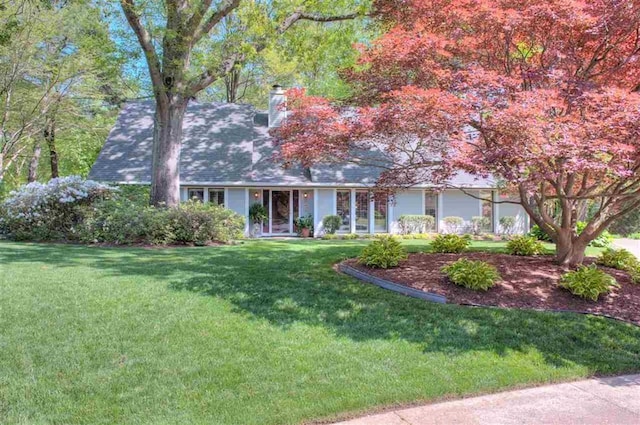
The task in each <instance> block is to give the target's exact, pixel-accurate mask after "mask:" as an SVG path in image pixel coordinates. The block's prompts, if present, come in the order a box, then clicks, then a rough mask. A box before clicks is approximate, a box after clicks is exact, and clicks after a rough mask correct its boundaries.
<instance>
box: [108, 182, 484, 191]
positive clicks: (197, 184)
mask: <svg viewBox="0 0 640 425" xmlns="http://www.w3.org/2000/svg"><path fill="white" fill-rule="evenodd" d="M110 183H114V184H130V185H149V184H151V182H132V181H122V182H118V181H114V182H110ZM180 186H181V187H186V186H188V187H220V188H222V187H237V188H245V187H252V188H261V187H266V188H270V187H311V188H346V189H348V188H365V189H372V190H373V189H375V185H370V184H364V183H342V182H340V183H319V182H318V183H316V182H307V183H301V182H290V183H289V182H285V183H274V182H269V183H267V182H206V181H205V182H191V181H189V182H181V183H180ZM434 187H437V186H433V185H426V184H421V185H415V186H413V187H411V188H409V189H407V190H416V189H430V188H434ZM456 189H496V186H486V185H466V186H460V187H447V188H445V189H444V190H456Z"/></svg>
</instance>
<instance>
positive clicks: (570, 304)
mask: <svg viewBox="0 0 640 425" xmlns="http://www.w3.org/2000/svg"><path fill="white" fill-rule="evenodd" d="M461 257H466V258H469V259H473V260H482V261H486V262H488V263H490V264H493V265H494V266H495V267H496V268H497V269H498V271H499V273H500V275H501V276H502V281H500V282H498V283H497V284H496V285H495V286H494V287H492V288H490V289H489V290H488V291H486V292H482V291H478V292H476V291H473V290H471V289H466V288H463V287H461V286H457V285H455V284H453V283H451V282H450V281H449V280H448V279H447V278H446V276H445V275H444V273H442V272H441V271H440V269H441V268H442V267H443V266H445V265H447V264H449V263H452V262H454V261H456V260H457V259H458V258H461ZM593 261H594V260H593V259H589V258H588V259H586V260H585V264H589V263H592V262H593ZM345 264H347V265H349V266H351V267H353V268H356V269H358V270H360V271H363V272H365V273H368V274H370V275H373V276H377V277H379V278H382V279H385V280H388V281H391V282H394V283H397V284H400V285H404V286H408V287H411V288H414V289H419V290H422V291H426V292H430V293H433V294H438V295H443V296H445V297H446V298H447V302H448V303H454V304H474V305H485V306H496V307H508V308H520V309H538V310H568V311H576V312H587V313H595V314H602V315H606V316H611V317H615V318H618V319H621V320H625V321H629V322H633V323H635V324H637V325H640V284H633V283H632V282H631V279H630V278H629V276H628V275H627V273H626V272H623V271H620V270H615V269H610V268H607V267H602V269H603V270H604V271H606V272H607V273H609V274H611V275H612V276H613V277H615V278H616V280H617V281H618V283H619V284H620V288H614V289H613V291H612V292H611V293H609V294H607V295H601V296H600V298H599V299H598V301H597V302H593V301H588V300H584V299H582V298H578V297H576V296H575V295H572V294H571V293H570V292H569V291H567V290H566V289H562V288H560V287H559V286H558V280H559V278H560V276H561V275H562V274H563V273H564V272H565V271H567V269H565V268H563V267H560V266H558V265H556V264H555V263H554V262H553V257H552V256H539V257H516V256H512V255H506V254H490V253H483V252H473V253H465V254H410V255H409V258H408V259H407V260H406V261H403V262H402V263H401V264H400V266H399V267H397V268H395V269H388V270H382V269H371V268H369V267H366V266H362V265H360V264H358V263H357V261H356V260H355V259H351V260H346V261H345Z"/></svg>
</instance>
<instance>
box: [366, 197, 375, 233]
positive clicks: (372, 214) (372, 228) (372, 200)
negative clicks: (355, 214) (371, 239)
mask: <svg viewBox="0 0 640 425" xmlns="http://www.w3.org/2000/svg"><path fill="white" fill-rule="evenodd" d="M368 195H369V233H370V234H374V233H375V232H376V229H375V225H376V200H375V197H374V196H373V193H371V192H369V193H368Z"/></svg>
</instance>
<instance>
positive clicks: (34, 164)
mask: <svg viewBox="0 0 640 425" xmlns="http://www.w3.org/2000/svg"><path fill="white" fill-rule="evenodd" d="M41 154H42V144H41V143H40V141H38V142H36V144H35V145H34V147H33V154H32V155H31V161H29V174H28V175H27V182H28V183H33V182H34V181H36V180H37V179H38V164H40V155H41Z"/></svg>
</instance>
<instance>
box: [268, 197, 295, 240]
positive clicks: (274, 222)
mask: <svg viewBox="0 0 640 425" xmlns="http://www.w3.org/2000/svg"><path fill="white" fill-rule="evenodd" d="M291 207H292V203H291V191H290V190H272V191H271V203H270V209H271V211H270V214H269V218H270V219H271V234H273V235H282V234H290V233H293V210H292V209H291Z"/></svg>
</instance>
